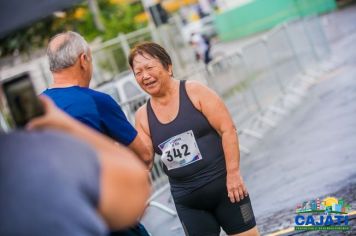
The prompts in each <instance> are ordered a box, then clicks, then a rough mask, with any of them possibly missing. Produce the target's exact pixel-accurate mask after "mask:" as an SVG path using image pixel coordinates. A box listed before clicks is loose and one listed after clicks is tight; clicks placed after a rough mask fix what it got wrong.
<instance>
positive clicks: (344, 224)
mask: <svg viewBox="0 0 356 236" xmlns="http://www.w3.org/2000/svg"><path fill="white" fill-rule="evenodd" d="M350 210H351V206H350V205H349V204H346V202H345V201H344V200H343V199H341V198H340V199H337V198H335V197H327V198H325V199H324V200H322V201H321V200H320V199H319V198H317V199H315V200H310V201H305V202H303V203H302V204H300V205H298V206H297V208H296V213H297V215H296V216H295V230H349V229H350V226H349V225H348V224H349V219H348V215H347V214H348V212H349V211H350Z"/></svg>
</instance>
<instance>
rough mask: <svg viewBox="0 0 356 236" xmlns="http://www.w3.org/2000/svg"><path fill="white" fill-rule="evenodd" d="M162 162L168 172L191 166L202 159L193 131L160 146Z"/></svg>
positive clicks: (177, 136) (179, 135)
mask: <svg viewBox="0 0 356 236" xmlns="http://www.w3.org/2000/svg"><path fill="white" fill-rule="evenodd" d="M158 147H159V148H160V149H161V151H162V156H161V160H162V162H163V163H164V164H165V166H166V167H167V169H168V170H172V169H177V168H180V167H183V166H187V165H190V164H192V163H194V162H196V161H199V160H201V159H202V156H201V154H200V151H199V148H198V145H197V142H196V140H195V137H194V134H193V131H192V130H189V131H187V132H184V133H181V134H178V135H176V136H174V137H172V138H170V139H168V140H166V141H165V142H163V143H161V144H160V145H158Z"/></svg>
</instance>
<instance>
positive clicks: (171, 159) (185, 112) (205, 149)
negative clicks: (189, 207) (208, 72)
mask: <svg viewBox="0 0 356 236" xmlns="http://www.w3.org/2000/svg"><path fill="white" fill-rule="evenodd" d="M147 116H148V124H149V128H150V133H151V138H152V143H153V148H154V151H155V152H156V153H157V154H159V155H161V164H162V167H163V169H164V171H165V173H166V174H167V175H168V177H169V182H170V185H171V191H172V195H173V197H174V198H175V199H177V198H179V197H182V196H185V195H187V194H189V193H191V192H192V191H194V190H196V189H198V188H200V187H202V186H204V185H205V184H207V183H209V182H211V181H213V180H215V179H216V178H218V177H220V176H222V175H226V165H225V158H224V152H223V147H222V141H221V137H220V136H219V134H218V133H217V132H216V131H215V129H214V128H213V127H212V126H211V125H210V124H209V122H208V120H207V119H206V118H205V116H204V115H203V114H202V113H201V112H200V111H199V110H197V109H196V108H195V107H194V105H193V103H192V102H191V100H190V99H189V97H188V94H187V91H186V88H185V81H181V82H180V84H179V110H178V114H177V117H176V118H175V119H174V120H173V121H171V122H169V123H167V124H162V123H161V122H160V121H159V120H158V119H157V117H156V115H155V114H154V111H153V110H152V107H151V102H150V100H148V102H147ZM192 136H194V138H190V137H192ZM187 137H188V138H187ZM192 139H193V140H194V139H195V141H191V140H192ZM182 140H187V142H186V143H187V144H185V142H184V141H182ZM188 140H190V141H189V142H188ZM167 143H169V144H167ZM167 146H168V148H165V147H167ZM196 146H197V149H196V148H194V147H196ZM162 147H163V149H162ZM162 150H163V154H164V155H163V156H162ZM197 150H198V153H200V155H194V153H196V152H197ZM164 156H165V157H164ZM185 157H187V159H185V160H183V159H184V158H185ZM189 158H190V159H189ZM162 160H165V163H168V165H171V164H172V163H174V164H173V165H176V166H175V168H170V169H169V168H168V167H167V164H165V163H163V161H162ZM177 165H178V166H179V167H177Z"/></svg>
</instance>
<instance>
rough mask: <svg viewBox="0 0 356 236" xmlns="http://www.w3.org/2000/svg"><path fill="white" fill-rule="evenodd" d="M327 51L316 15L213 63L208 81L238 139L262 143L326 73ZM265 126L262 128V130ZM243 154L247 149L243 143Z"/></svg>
mask: <svg viewBox="0 0 356 236" xmlns="http://www.w3.org/2000/svg"><path fill="white" fill-rule="evenodd" d="M329 57H330V48H329V44H328V41H327V39H326V36H325V33H324V30H323V28H322V25H321V23H320V18H319V17H317V16H313V17H308V18H305V19H302V20H300V19H299V20H294V21H290V22H288V23H284V24H281V25H278V26H277V27H275V28H274V29H272V30H271V31H269V32H268V33H266V34H265V35H263V36H261V37H260V38H258V39H257V40H254V41H253V42H250V43H248V44H247V45H245V46H243V47H242V48H240V49H238V50H236V51H235V52H233V53H231V54H230V55H228V56H225V57H223V58H221V59H219V60H216V61H214V62H212V63H211V64H210V65H209V72H210V73H208V74H207V75H209V76H207V77H206V78H207V80H208V84H209V85H211V86H212V88H213V89H215V90H216V91H217V92H218V93H219V94H220V95H221V97H222V98H223V99H224V101H225V103H226V104H227V106H228V108H229V110H230V112H231V115H232V117H233V119H234V121H235V123H236V125H237V127H238V129H239V133H240V135H242V136H244V135H246V136H249V137H253V138H258V139H261V138H262V137H263V135H264V133H265V132H266V131H267V130H268V129H269V128H271V127H275V126H276V124H277V122H278V120H279V119H281V117H282V116H283V115H285V114H287V113H288V112H289V111H290V110H291V109H292V108H293V107H295V106H296V105H298V104H299V102H300V101H301V99H302V98H303V96H304V95H305V92H306V89H307V87H308V86H309V85H310V84H311V83H312V82H313V81H314V80H315V78H317V77H318V76H319V75H321V74H322V73H323V72H325V71H326V70H328V69H331V68H332V64H331V63H329V64H326V63H325V61H327V60H328V59H329ZM264 127H265V128H264ZM241 146H242V148H240V149H241V151H243V152H246V153H249V151H250V150H249V147H247V146H245V145H244V139H242V140H241Z"/></svg>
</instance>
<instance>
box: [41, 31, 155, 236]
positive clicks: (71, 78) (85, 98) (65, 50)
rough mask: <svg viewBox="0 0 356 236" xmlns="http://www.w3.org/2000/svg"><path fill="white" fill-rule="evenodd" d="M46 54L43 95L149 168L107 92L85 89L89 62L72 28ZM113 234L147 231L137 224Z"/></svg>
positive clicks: (147, 154) (147, 153)
mask: <svg viewBox="0 0 356 236" xmlns="http://www.w3.org/2000/svg"><path fill="white" fill-rule="evenodd" d="M47 56H48V59H49V65H50V70H51V72H52V75H53V80H54V82H53V84H52V85H51V86H50V88H49V89H47V90H45V91H44V92H43V94H45V95H47V96H49V97H50V98H52V100H53V101H54V102H55V103H56V105H57V106H58V107H59V108H61V109H62V110H64V111H65V112H67V113H68V114H69V115H71V116H72V117H74V118H76V119H77V120H79V121H81V122H82V123H84V124H86V125H88V126H90V127H92V128H93V129H96V130H97V131H99V132H101V133H103V134H105V135H107V136H109V137H110V138H112V139H113V140H115V141H117V142H119V143H121V144H123V145H126V146H127V147H128V148H130V149H131V150H132V151H134V152H135V153H136V154H137V155H138V156H139V157H140V158H141V160H142V161H143V162H144V163H145V164H146V165H147V167H148V168H151V166H152V162H153V153H152V151H151V150H150V149H149V148H147V146H146V144H145V143H144V142H143V141H142V140H141V138H140V136H138V133H137V131H136V130H135V129H134V128H133V126H132V125H131V124H130V123H129V122H128V120H127V118H126V116H125V114H124V113H123V111H122V110H121V108H120V106H119V105H118V104H117V103H116V102H115V101H114V100H113V99H112V98H111V97H110V96H109V95H107V94H104V93H101V92H98V91H94V90H92V89H89V88H88V87H89V83H90V80H91V77H92V71H93V65H92V56H91V51H90V48H89V45H88V43H87V42H86V41H85V39H84V38H83V37H82V36H81V35H79V34H78V33H75V32H72V31H68V32H64V33H60V34H58V35H56V36H54V37H53V38H52V39H51V40H50V42H49V44H48V48H47ZM118 158H119V157H118ZM115 235H148V234H147V232H146V230H145V229H144V227H143V226H142V225H140V224H138V225H137V226H135V227H134V228H132V229H130V230H127V231H125V232H120V233H118V234H115Z"/></svg>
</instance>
